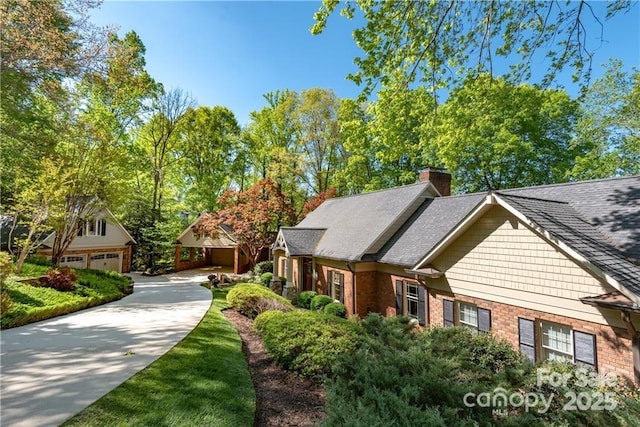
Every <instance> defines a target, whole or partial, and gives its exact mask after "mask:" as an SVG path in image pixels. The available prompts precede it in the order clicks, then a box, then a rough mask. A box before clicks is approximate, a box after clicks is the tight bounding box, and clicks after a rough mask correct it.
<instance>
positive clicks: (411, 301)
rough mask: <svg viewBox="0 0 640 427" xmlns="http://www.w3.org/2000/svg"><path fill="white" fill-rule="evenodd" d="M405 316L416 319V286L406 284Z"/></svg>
mask: <svg viewBox="0 0 640 427" xmlns="http://www.w3.org/2000/svg"><path fill="white" fill-rule="evenodd" d="M407 316H408V317H410V318H412V319H417V318H418V285H415V284H412V283H407Z"/></svg>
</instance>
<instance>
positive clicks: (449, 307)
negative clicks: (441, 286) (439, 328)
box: [442, 299, 454, 326]
mask: <svg viewBox="0 0 640 427" xmlns="http://www.w3.org/2000/svg"><path fill="white" fill-rule="evenodd" d="M442 308H443V310H442V311H443V317H444V326H453V325H454V322H453V301H450V300H448V299H445V300H443V301H442Z"/></svg>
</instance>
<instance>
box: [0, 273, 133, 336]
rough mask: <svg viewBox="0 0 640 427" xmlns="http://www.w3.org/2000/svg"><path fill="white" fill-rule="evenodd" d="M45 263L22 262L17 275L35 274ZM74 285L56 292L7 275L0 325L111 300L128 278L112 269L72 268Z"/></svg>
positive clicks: (122, 291) (118, 295)
mask: <svg viewBox="0 0 640 427" xmlns="http://www.w3.org/2000/svg"><path fill="white" fill-rule="evenodd" d="M48 269H49V267H47V266H42V265H36V264H30V263H25V265H24V269H23V271H22V274H21V275H20V277H37V276H41V275H43V274H45V273H46V271H47V270H48ZM76 272H77V273H78V278H77V280H76V289H75V290H74V291H72V292H59V291H57V290H55V289H51V288H45V287H42V286H32V285H28V284H25V283H20V282H18V281H16V279H17V278H18V277H16V276H11V277H10V278H9V279H8V280H7V281H6V283H5V284H4V285H3V286H2V289H3V290H4V291H6V292H7V293H8V294H9V296H10V297H11V301H12V302H11V305H10V307H9V309H8V310H7V312H6V313H5V312H3V313H2V317H1V320H0V322H1V325H2V329H6V328H12V327H15V326H21V325H26V324H28V323H33V322H37V321H39V320H44V319H49V318H51V317H55V316H60V315H62V314H67V313H72V312H74V311H78V310H82V309H84V308H88V307H93V306H96V305H100V304H104V303H107V302H110V301H115V300H118V299H120V298H122V297H123V296H125V295H126V289H127V288H128V286H129V283H130V282H131V279H129V278H128V277H125V276H122V275H121V274H118V273H114V272H104V271H97V270H80V269H79V270H76Z"/></svg>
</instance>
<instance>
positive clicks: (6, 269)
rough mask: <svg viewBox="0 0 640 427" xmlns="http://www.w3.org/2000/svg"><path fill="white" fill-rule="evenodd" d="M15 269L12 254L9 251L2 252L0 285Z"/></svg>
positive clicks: (0, 255) (0, 254) (0, 257)
mask: <svg viewBox="0 0 640 427" xmlns="http://www.w3.org/2000/svg"><path fill="white" fill-rule="evenodd" d="M14 271H15V268H14V266H13V260H12V259H11V255H9V254H8V253H7V252H0V285H2V284H3V283H4V281H5V279H6V278H7V277H9V275H10V274H12V273H13V272H14Z"/></svg>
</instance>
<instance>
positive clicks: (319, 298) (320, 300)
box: [310, 295, 333, 311]
mask: <svg viewBox="0 0 640 427" xmlns="http://www.w3.org/2000/svg"><path fill="white" fill-rule="evenodd" d="M332 302H333V298H331V297H330V296H329V295H316V296H315V297H313V298H312V299H311V306H310V308H311V310H313V311H318V310H322V309H323V308H324V306H325V305H327V304H331V303H332Z"/></svg>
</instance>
